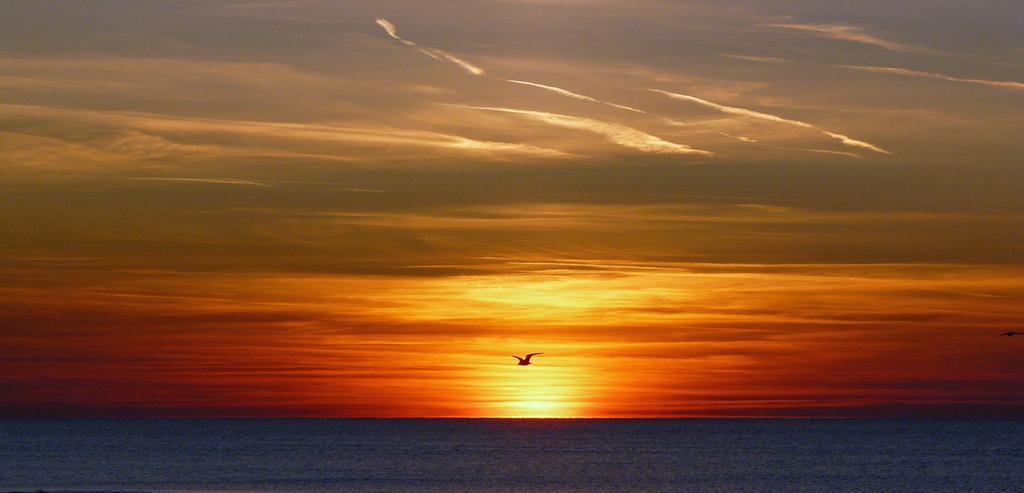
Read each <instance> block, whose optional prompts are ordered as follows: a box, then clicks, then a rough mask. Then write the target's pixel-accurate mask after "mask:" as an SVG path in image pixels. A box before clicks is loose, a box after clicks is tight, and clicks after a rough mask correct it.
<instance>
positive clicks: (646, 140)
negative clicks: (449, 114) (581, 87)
mask: <svg viewBox="0 0 1024 493" xmlns="http://www.w3.org/2000/svg"><path fill="white" fill-rule="evenodd" d="M461 107H463V108H470V109H475V110H482V111H497V112H501V113H512V114H516V115H523V116H525V117H528V118H531V119H533V120H536V121H540V122H544V123H547V124H550V125H555V126H559V127H565V128H574V129H579V130H586V131H588V132H593V133H596V134H599V135H602V136H604V137H605V138H606V139H608V140H609V141H611V142H613V143H615V144H618V145H621V146H623V147H628V148H630V149H636V150H638V151H643V152H650V153H655V154H698V155H703V156H710V155H712V154H713V153H712V152H709V151H703V150H699V149H693V148H691V147H690V146H688V145H684V144H676V143H674V142H669V141H667V140H662V139H660V138H658V137H655V136H653V135H651V134H648V133H644V132H641V131H639V130H637V129H634V128H630V127H627V126H625V125H620V124H617V123H609V122H603V121H599V120H592V119H590V118H582V117H577V116H569V115H560V114H556V113H546V112H542V111H529V110H518V109H512V108H496V107H488V106H461Z"/></svg>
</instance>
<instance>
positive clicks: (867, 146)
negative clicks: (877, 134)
mask: <svg viewBox="0 0 1024 493" xmlns="http://www.w3.org/2000/svg"><path fill="white" fill-rule="evenodd" d="M822 133H824V134H825V135H827V136H829V137H832V138H833V139H836V140H838V141H839V142H842V143H843V144H844V145H848V146H850V147H860V148H862V149H868V150H871V151H875V152H878V153H882V154H892V153H891V152H889V151H887V150H885V149H882V148H881V147H878V146H876V145H874V144H869V143H867V142H864V141H861V140H857V139H852V138H850V137H847V136H845V135H843V134H837V133H835V132H829V131H825V130H823V131H822Z"/></svg>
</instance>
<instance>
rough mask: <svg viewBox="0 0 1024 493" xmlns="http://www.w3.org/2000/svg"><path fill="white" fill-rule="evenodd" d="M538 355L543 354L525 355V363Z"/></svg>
mask: <svg viewBox="0 0 1024 493" xmlns="http://www.w3.org/2000/svg"><path fill="white" fill-rule="evenodd" d="M538 354H544V353H530V354H527V355H526V361H530V358H532V357H534V356H537V355H538Z"/></svg>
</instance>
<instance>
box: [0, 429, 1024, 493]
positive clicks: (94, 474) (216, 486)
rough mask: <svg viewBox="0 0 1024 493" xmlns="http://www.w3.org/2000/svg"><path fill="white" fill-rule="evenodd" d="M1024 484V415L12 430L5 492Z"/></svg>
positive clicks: (5, 434) (5, 442) (3, 448)
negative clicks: (987, 418) (938, 418)
mask: <svg viewBox="0 0 1024 493" xmlns="http://www.w3.org/2000/svg"><path fill="white" fill-rule="evenodd" d="M13 490H23V491H34V490H47V491H268V492H270V491H273V492H277V491H281V492H283V491H296V492H314V491H331V492H333V491H355V492H362V491H382V492H403V491H428V492H461V491H467V492H473V491H483V492H516V491H530V492H583V491H614V492H644V491H698V492H699V491H722V492H727V491H728V492H731V491H807V492H826V493H834V492H844V491H878V492H882V491H884V492H896V491H920V492H941V491H956V492H967V491H993V492H994V491H1024V421H827V420H779V421H775V420H723V421H718V420H253V421H244V420H242V421H231V420H223V421H221V420H199V421H175V420H168V421H161V420H154V421H147V420H65V421H35V420H24V421H0V491H13Z"/></svg>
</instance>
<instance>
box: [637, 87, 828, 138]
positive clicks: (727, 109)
mask: <svg viewBox="0 0 1024 493" xmlns="http://www.w3.org/2000/svg"><path fill="white" fill-rule="evenodd" d="M649 90H650V91H653V92H657V93H660V94H664V95H665V96H668V97H670V98H672V99H678V100H681V101H689V102H691V103H697V104H699V105H701V106H705V107H708V108H711V109H715V110H718V111H721V112H722V113H729V114H731V115H740V116H749V117H751V118H758V119H761V120H768V121H772V122H776V123H788V124H790V125H796V126H798V127H804V128H811V127H813V126H814V125H811V124H810V123H804V122H802V121H798V120H790V119H788V118H783V117H781V116H778V115H772V114H769V113H761V112H760V111H754V110H748V109H746V108H737V107H734V106H726V105H724V104H718V103H712V102H711V101H708V100H706V99H701V98H698V97H694V96H687V95H686V94H678V93H674V92H668V91H662V90H661V89H649Z"/></svg>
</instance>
